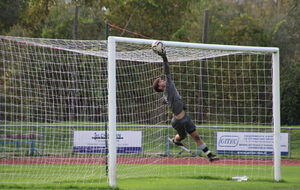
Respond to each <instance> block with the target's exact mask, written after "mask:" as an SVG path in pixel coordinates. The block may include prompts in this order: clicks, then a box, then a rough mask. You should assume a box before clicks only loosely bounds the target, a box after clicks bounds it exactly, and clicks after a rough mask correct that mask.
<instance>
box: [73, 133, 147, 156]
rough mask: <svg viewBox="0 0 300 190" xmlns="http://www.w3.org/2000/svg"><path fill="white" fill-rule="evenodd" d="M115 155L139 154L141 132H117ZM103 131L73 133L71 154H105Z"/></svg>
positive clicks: (104, 134)
mask: <svg viewBox="0 0 300 190" xmlns="http://www.w3.org/2000/svg"><path fill="white" fill-rule="evenodd" d="M115 138H116V142H117V143H116V144H117V153H141V152H142V131H117V132H116V137H115ZM106 143H108V141H107V140H106V133H105V131H74V141H73V152H76V153H105V152H106V149H107V144H106Z"/></svg>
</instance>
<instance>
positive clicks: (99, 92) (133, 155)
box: [0, 36, 287, 187]
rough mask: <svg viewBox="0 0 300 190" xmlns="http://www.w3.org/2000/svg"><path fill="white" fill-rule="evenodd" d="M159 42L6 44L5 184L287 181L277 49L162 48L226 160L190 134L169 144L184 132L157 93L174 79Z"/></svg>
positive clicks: (1, 132) (0, 126) (1, 42)
mask: <svg viewBox="0 0 300 190" xmlns="http://www.w3.org/2000/svg"><path fill="white" fill-rule="evenodd" d="M153 41H154V40H146V39H137V38H125V37H114V36H111V37H109V38H108V41H89V40H85V41H81V40H59V39H34V38H22V37H10V36H0V49H1V54H0V75H1V80H0V85H1V90H0V94H1V96H0V98H1V100H0V113H1V115H0V146H1V147H0V149H1V151H0V154H1V158H0V167H1V170H2V171H6V172H3V173H1V174H0V182H1V183H15V184H31V183H35V184H39V183H43V184H53V183H57V184H61V183H65V184H66V183H71V184H87V183H88V184H100V183H103V184H105V183H107V182H108V183H109V185H110V186H111V187H117V179H119V178H130V177H137V176H138V177H149V176H170V177H172V176H187V177H197V178H201V177H205V176H211V177H217V178H220V179H229V178H230V179H231V178H232V177H239V176H240V177H242V176H247V177H249V180H251V179H261V178H263V179H274V180H275V181H280V180H281V171H280V162H281V156H282V155H285V153H286V148H287V145H286V144H285V142H283V141H282V140H284V139H287V137H286V136H285V135H286V134H283V133H281V132H280V88H279V87H280V81H279V50H278V48H273V47H248V46H229V45H213V44H200V43H185V42H174V41H163V42H164V44H165V45H166V51H167V57H168V60H169V65H170V72H171V75H172V79H173V81H174V83H175V86H176V88H177V90H178V92H179V94H180V95H181V97H182V99H183V101H184V102H185V104H186V105H187V106H188V109H187V112H188V114H189V115H190V117H191V119H192V120H193V121H194V123H195V125H196V126H197V131H198V133H199V135H200V136H201V138H202V139H203V140H204V142H205V143H206V144H207V146H208V148H209V149H210V150H211V151H212V152H213V153H214V154H217V155H218V157H220V160H219V161H217V162H213V163H210V162H209V161H208V159H207V158H206V157H205V155H204V154H203V153H202V152H201V151H200V150H199V149H198V148H197V147H196V145H195V144H194V143H193V140H192V139H191V137H188V138H186V139H185V140H184V143H185V148H184V149H182V148H180V147H177V146H175V145H173V144H172V143H171V142H170V141H169V140H168V139H169V138H172V137H173V136H174V135H175V134H176V131H175V130H174V129H173V128H172V126H171V118H172V113H171V112H170V111H169V109H168V106H167V105H165V104H163V103H162V100H163V97H162V94H161V93H156V92H155V91H154V90H153V89H152V83H153V81H154V80H155V79H156V78H158V77H162V78H164V68H163V60H162V58H161V57H160V56H158V55H156V54H155V53H153V51H152V50H151V44H152V43H153ZM111 137H114V138H111ZM285 145H286V146H285ZM16 167H17V169H16ZM29 167H30V170H31V172H27V171H28V169H29ZM17 174H18V175H17ZM19 175H22V179H20V178H18V176H19ZM1 179H2V180H1Z"/></svg>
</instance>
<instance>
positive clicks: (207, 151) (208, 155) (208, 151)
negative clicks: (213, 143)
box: [199, 143, 212, 157]
mask: <svg viewBox="0 0 300 190" xmlns="http://www.w3.org/2000/svg"><path fill="white" fill-rule="evenodd" d="M199 148H200V149H201V150H202V151H203V152H204V153H205V154H206V155H207V157H211V156H212V153H211V152H210V150H209V149H208V148H207V146H206V144H205V143H203V144H202V145H200V146H199Z"/></svg>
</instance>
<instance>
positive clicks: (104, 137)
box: [92, 133, 124, 140]
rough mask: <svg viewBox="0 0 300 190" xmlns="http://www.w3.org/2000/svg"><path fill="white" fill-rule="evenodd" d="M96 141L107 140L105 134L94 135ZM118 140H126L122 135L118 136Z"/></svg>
mask: <svg viewBox="0 0 300 190" xmlns="http://www.w3.org/2000/svg"><path fill="white" fill-rule="evenodd" d="M92 139H94V140H99V139H100V140H101V139H107V138H106V134H105V133H100V134H99V133H94V136H93V137H92ZM116 139H124V137H123V136H122V134H116Z"/></svg>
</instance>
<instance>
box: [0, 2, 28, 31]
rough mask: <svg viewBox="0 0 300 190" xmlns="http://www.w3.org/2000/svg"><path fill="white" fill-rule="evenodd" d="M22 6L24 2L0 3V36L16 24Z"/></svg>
mask: <svg viewBox="0 0 300 190" xmlns="http://www.w3.org/2000/svg"><path fill="white" fill-rule="evenodd" d="M24 4H25V1H24V0H14V1H11V0H1V1H0V34H1V33H2V34H4V33H5V32H7V31H8V30H9V29H10V27H12V26H13V25H15V24H16V23H17V21H18V19H19V17H20V13H21V10H22V8H23V6H24Z"/></svg>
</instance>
